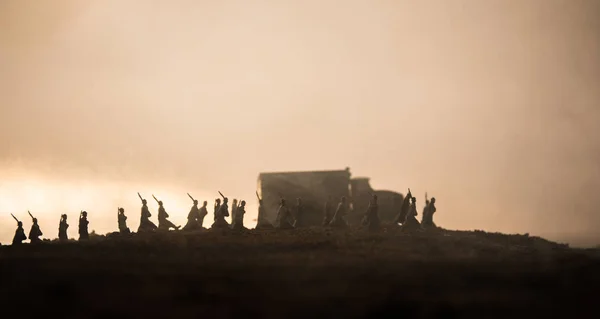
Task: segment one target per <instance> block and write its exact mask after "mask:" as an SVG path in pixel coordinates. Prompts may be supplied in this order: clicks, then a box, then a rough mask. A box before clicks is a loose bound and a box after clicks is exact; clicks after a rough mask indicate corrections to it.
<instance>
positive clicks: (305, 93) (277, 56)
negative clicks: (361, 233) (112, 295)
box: [0, 0, 600, 244]
mask: <svg viewBox="0 0 600 319" xmlns="http://www.w3.org/2000/svg"><path fill="white" fill-rule="evenodd" d="M599 62H600V1H595V0H589V1H584V0H519V1H516V0H515V1H507V0H436V1H433V0H419V1H402V0H386V1H374V0H370V1H367V0H362V1H358V0H339V1H329V0H318V1H316V0H315V1H312V0H302V1H284V0H262V1H261V0H253V1H245V0H236V1H225V0H220V1H198V0H187V1H186V0H179V1H158V0H155V1H146V0H138V1H132V0H128V1H125V0H94V1H92V0H88V1H75V0H72V1H63V0H54V1H22V0H1V1H0V242H2V243H4V244H7V243H9V242H10V240H11V239H12V236H13V234H14V229H15V226H16V225H15V222H14V221H13V220H12V218H11V217H10V214H9V213H11V212H12V213H14V214H15V215H18V216H19V217H20V218H21V219H23V220H24V222H25V228H26V231H29V227H30V224H31V223H30V219H29V218H28V217H27V210H31V211H32V212H33V213H34V214H36V215H38V216H39V219H40V224H41V227H42V231H43V232H44V235H45V236H44V237H51V238H54V237H56V236H57V232H58V220H59V216H60V214H61V213H67V214H69V217H70V224H71V227H70V229H69V235H70V236H71V237H77V215H78V213H79V211H80V210H82V209H83V210H87V211H88V212H89V219H90V222H91V224H90V230H92V229H95V230H96V231H98V232H101V233H105V232H107V231H112V230H116V229H117V220H116V208H117V207H118V206H124V207H125V209H126V213H127V214H128V216H129V220H128V222H129V224H130V225H129V226H130V228H132V229H137V226H138V222H139V208H140V207H139V206H140V205H139V199H138V198H137V195H136V192H137V191H140V192H142V194H143V195H144V196H145V197H146V198H148V199H149V200H151V194H152V193H154V194H155V195H156V196H157V197H160V199H163V200H164V202H165V207H166V208H167V211H168V212H169V213H170V214H171V215H172V219H173V220H174V221H175V222H176V223H177V224H184V223H185V216H186V215H187V212H188V211H189V207H190V206H191V201H190V200H189V199H188V198H187V195H185V193H186V192H190V193H191V194H192V195H194V196H196V197H198V198H200V199H201V200H204V199H208V200H209V201H210V202H211V204H210V205H212V200H214V198H216V197H217V196H218V194H217V190H221V191H222V192H224V193H225V194H226V195H228V196H229V197H231V198H233V197H237V198H240V197H241V198H244V199H246V200H248V201H249V204H251V205H250V207H249V212H248V214H247V215H248V219H252V218H253V217H255V214H256V212H255V210H256V206H255V204H256V203H255V199H254V191H255V188H256V178H257V176H258V173H259V172H261V171H280V170H312V169H343V168H345V167H346V166H349V167H350V168H351V172H352V173H353V175H354V176H369V177H371V178H372V179H371V182H372V186H373V187H375V188H376V189H390V190H397V191H401V192H405V190H406V188H407V187H410V188H411V189H412V190H413V192H414V193H415V194H416V195H418V200H419V201H420V202H422V201H423V199H422V197H423V195H422V194H424V192H425V191H427V192H428V193H429V194H430V196H435V197H436V198H437V200H438V205H437V206H438V213H437V214H436V220H437V222H438V223H439V224H440V225H442V226H444V227H447V228H458V229H485V230H490V231H502V232H511V233H515V232H518V233H525V232H529V233H531V234H537V235H542V236H545V237H548V238H552V239H563V238H576V236H579V237H586V236H592V237H593V236H598V235H595V234H598V231H597V229H598V227H600V214H599V213H600V212H599V209H598V205H599V204H600V197H599V196H598V194H599V193H600V128H599V126H598V123H600V122H599V121H600V109H599V108H598V106H599V103H600V90H599V88H600V63H599ZM150 204H151V210H152V212H154V213H156V205H155V204H154V203H150ZM419 204H422V203H419ZM155 216H156V214H155V215H154V217H153V218H155ZM208 220H210V221H212V216H209V217H207V223H205V226H208V225H207V224H208ZM249 223H250V224H251V225H252V224H253V222H249ZM596 238H597V237H596ZM569 240H570V239H569ZM598 242H600V239H599V240H598Z"/></svg>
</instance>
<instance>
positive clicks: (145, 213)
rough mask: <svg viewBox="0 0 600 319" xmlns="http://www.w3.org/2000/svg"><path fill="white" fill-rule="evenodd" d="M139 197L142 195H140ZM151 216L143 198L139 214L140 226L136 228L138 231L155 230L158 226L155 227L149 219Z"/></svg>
mask: <svg viewBox="0 0 600 319" xmlns="http://www.w3.org/2000/svg"><path fill="white" fill-rule="evenodd" d="M138 195H139V193H138ZM140 198H142V197H141V196H140ZM151 216H152V214H150V209H148V202H147V201H146V200H145V199H142V214H141V216H140V227H139V228H138V232H145V231H155V230H156V229H157V228H158V227H156V224H154V223H153V222H152V221H150V217H151Z"/></svg>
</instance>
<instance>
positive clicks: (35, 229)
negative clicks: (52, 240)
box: [27, 211, 43, 244]
mask: <svg viewBox="0 0 600 319" xmlns="http://www.w3.org/2000/svg"><path fill="white" fill-rule="evenodd" d="M27 213H28V214H29V216H30V217H31V220H32V221H33V225H31V229H30V230H29V240H30V241H31V243H32V244H33V243H39V242H41V241H42V240H41V239H40V236H42V235H43V234H42V231H41V230H40V226H39V225H38V220H37V218H35V217H33V215H31V212H30V211H27Z"/></svg>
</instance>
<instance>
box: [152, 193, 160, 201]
mask: <svg viewBox="0 0 600 319" xmlns="http://www.w3.org/2000/svg"><path fill="white" fill-rule="evenodd" d="M152 198H154V200H155V201H156V202H157V203H158V202H159V200H158V199H156V197H154V194H152Z"/></svg>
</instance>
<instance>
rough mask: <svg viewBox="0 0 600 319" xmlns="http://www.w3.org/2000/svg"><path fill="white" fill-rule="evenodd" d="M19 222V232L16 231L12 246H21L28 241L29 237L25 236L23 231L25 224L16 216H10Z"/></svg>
mask: <svg viewBox="0 0 600 319" xmlns="http://www.w3.org/2000/svg"><path fill="white" fill-rule="evenodd" d="M10 215H11V216H12V217H13V218H14V219H15V220H16V221H17V230H16V231H15V236H14V237H13V241H12V244H13V245H20V244H22V243H23V241H24V240H27V236H25V230H24V229H23V223H22V222H21V221H20V220H18V219H17V217H15V215H13V214H10Z"/></svg>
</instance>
